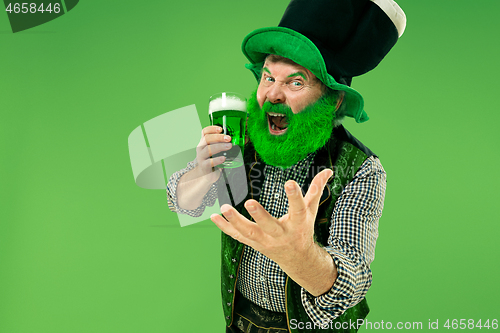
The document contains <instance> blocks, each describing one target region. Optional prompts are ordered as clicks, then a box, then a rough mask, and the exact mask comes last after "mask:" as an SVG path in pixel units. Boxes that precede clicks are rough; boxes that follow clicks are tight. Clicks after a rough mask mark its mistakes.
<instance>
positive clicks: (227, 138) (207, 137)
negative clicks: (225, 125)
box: [204, 134, 231, 145]
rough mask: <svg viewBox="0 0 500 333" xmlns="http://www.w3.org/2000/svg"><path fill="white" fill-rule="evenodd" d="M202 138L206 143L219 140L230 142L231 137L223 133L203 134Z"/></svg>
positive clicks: (219, 141) (218, 141)
mask: <svg viewBox="0 0 500 333" xmlns="http://www.w3.org/2000/svg"><path fill="white" fill-rule="evenodd" d="M204 138H205V142H206V143H207V144H208V145H211V144H214V143H221V142H231V137H230V136H229V135H224V134H208V135H205V136H204Z"/></svg>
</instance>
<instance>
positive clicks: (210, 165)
mask: <svg viewBox="0 0 500 333" xmlns="http://www.w3.org/2000/svg"><path fill="white" fill-rule="evenodd" d="M225 160H226V157H225V156H219V157H214V158H209V159H207V160H205V161H203V162H202V163H201V165H200V166H201V168H202V170H206V171H208V170H212V171H214V168H215V167H216V166H218V165H220V164H222V163H224V161H225Z"/></svg>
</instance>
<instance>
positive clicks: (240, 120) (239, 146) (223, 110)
mask: <svg viewBox="0 0 500 333" xmlns="http://www.w3.org/2000/svg"><path fill="white" fill-rule="evenodd" d="M208 112H209V116H210V124H211V125H216V126H220V127H222V134H225V135H229V136H230V137H231V143H232V145H233V147H232V148H231V149H230V150H226V151H222V152H220V153H217V154H214V156H213V157H218V156H225V157H226V160H225V161H224V163H222V164H221V165H220V166H221V167H223V168H237V167H240V166H242V165H243V148H244V146H245V127H246V119H247V106H246V99H245V97H243V96H241V95H239V94H236V93H231V92H223V93H218V94H215V95H213V96H210V102H209V104H208Z"/></svg>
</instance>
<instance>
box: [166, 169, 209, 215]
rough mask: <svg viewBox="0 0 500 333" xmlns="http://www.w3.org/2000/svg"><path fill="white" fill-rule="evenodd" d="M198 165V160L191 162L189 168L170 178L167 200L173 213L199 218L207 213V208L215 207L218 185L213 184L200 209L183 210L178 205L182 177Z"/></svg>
mask: <svg viewBox="0 0 500 333" xmlns="http://www.w3.org/2000/svg"><path fill="white" fill-rule="evenodd" d="M196 165H197V162H196V160H194V161H192V162H189V163H188V164H187V167H186V168H185V169H182V170H180V171H177V172H175V173H174V174H173V175H172V176H170V178H169V179H168V183H167V200H168V208H169V209H170V210H171V211H172V212H176V213H179V214H187V215H189V216H192V217H198V216H201V215H202V214H203V212H204V211H205V207H207V206H208V207H211V206H213V205H214V203H215V200H216V199H217V185H216V183H214V184H212V186H210V189H209V190H208V192H207V193H206V194H205V196H204V197H203V201H202V202H201V204H200V206H198V208H196V209H193V210H187V209H182V208H181V207H179V205H178V204H177V185H178V184H179V180H180V179H181V177H182V176H183V175H184V174H185V173H187V172H189V171H191V170H193V169H194V168H195V167H196Z"/></svg>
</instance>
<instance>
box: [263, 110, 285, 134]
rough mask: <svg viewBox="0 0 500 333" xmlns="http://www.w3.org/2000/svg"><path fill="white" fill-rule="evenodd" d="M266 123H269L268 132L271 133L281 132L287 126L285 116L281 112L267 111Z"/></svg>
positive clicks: (283, 131)
mask: <svg viewBox="0 0 500 333" xmlns="http://www.w3.org/2000/svg"><path fill="white" fill-rule="evenodd" d="M267 123H268V124H269V132H270V133H271V134H273V135H280V134H283V133H285V132H286V130H287V128H288V121H287V119H286V116H285V115H284V114H281V113H273V112H268V113H267Z"/></svg>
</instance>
